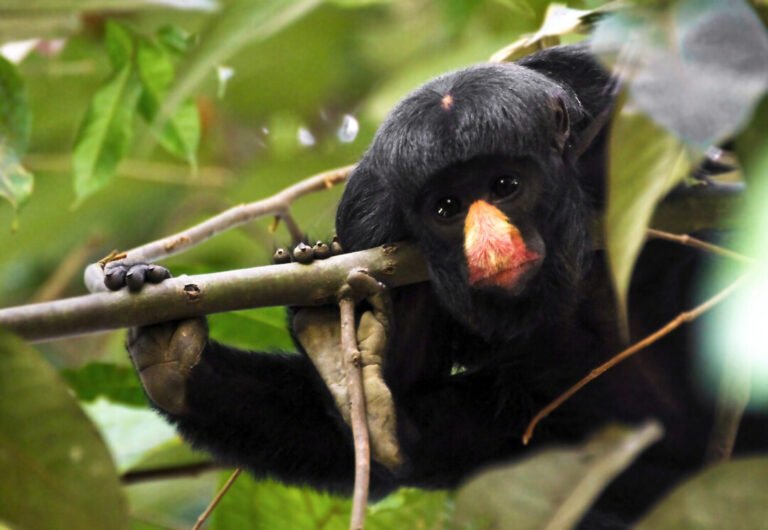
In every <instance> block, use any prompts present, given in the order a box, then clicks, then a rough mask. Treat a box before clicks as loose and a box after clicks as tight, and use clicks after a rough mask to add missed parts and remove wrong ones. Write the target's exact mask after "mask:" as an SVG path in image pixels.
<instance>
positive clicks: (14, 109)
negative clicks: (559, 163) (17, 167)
mask: <svg viewBox="0 0 768 530" xmlns="http://www.w3.org/2000/svg"><path fill="white" fill-rule="evenodd" d="M31 123H32V115H31V113H30V111H29V103H28V102H27V93H26V90H25V88H24V81H23V80H22V79H21V76H20V75H19V72H18V70H16V66H15V65H14V64H13V63H11V62H10V61H8V60H7V59H6V58H5V57H3V56H2V55H0V141H3V142H4V143H5V144H6V145H7V146H8V147H9V148H10V149H12V150H13V151H15V152H16V154H17V155H19V156H21V155H23V154H24V151H26V149H27V142H28V141H29V131H30V126H31Z"/></svg>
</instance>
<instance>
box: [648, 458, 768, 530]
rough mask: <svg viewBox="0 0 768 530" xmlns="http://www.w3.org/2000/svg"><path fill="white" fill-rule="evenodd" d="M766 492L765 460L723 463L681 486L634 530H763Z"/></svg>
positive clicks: (767, 510) (767, 473)
mask: <svg viewBox="0 0 768 530" xmlns="http://www.w3.org/2000/svg"><path fill="white" fill-rule="evenodd" d="M766 491H768V458H765V457H763V458H745V459H742V460H733V461H731V462H724V463H722V464H718V465H716V466H714V467H711V468H709V469H707V470H705V471H703V472H701V473H699V474H698V475H696V476H695V477H693V478H692V479H690V480H687V481H686V482H685V483H683V484H682V485H680V486H679V487H678V488H676V489H675V490H674V491H673V492H672V493H671V494H669V495H668V496H667V497H666V499H664V500H663V501H662V502H661V503H659V504H658V505H657V506H656V508H654V509H653V510H652V511H651V513H650V514H649V515H648V516H647V517H645V518H644V519H643V520H642V521H641V522H640V524H638V525H637V526H636V527H635V528H637V529H638V530H656V529H658V528H690V529H699V530H721V529H723V528H764V527H765V522H766V521H768V503H766V502H765V492H766Z"/></svg>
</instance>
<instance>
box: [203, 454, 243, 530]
mask: <svg viewBox="0 0 768 530" xmlns="http://www.w3.org/2000/svg"><path fill="white" fill-rule="evenodd" d="M241 471H242V470H241V469H240V468H239V467H238V468H237V469H235V472H234V473H232V476H231V477H229V480H227V483H226V484H224V486H222V488H221V489H220V490H219V492H218V493H217V494H216V497H214V498H213V500H212V501H211V504H209V505H208V507H207V508H206V509H205V511H204V512H203V513H201V514H200V517H198V518H197V522H196V523H195V526H193V527H192V530H200V528H202V526H203V523H204V522H205V520H206V519H208V517H209V516H210V515H211V512H213V509H214V508H216V505H217V504H219V501H221V498H222V497H224V494H225V493H227V490H229V488H230V486H232V484H233V483H234V482H235V479H236V478H237V477H238V476H239V475H240V472H241Z"/></svg>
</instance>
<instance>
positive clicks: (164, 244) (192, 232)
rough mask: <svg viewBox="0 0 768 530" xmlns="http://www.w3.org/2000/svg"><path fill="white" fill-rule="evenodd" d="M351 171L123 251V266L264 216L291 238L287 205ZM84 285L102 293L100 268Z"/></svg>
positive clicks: (187, 246) (344, 170)
mask: <svg viewBox="0 0 768 530" xmlns="http://www.w3.org/2000/svg"><path fill="white" fill-rule="evenodd" d="M353 168H354V166H346V167H342V168H338V169H332V170H330V171H326V172H324V173H320V174H317V175H315V176H313V177H310V178H308V179H306V180H302V181H301V182H299V183H297V184H294V185H293V186H289V187H287V188H285V189H284V190H283V191H281V192H279V193H276V194H275V195H273V196H271V197H268V198H266V199H262V200H260V201H256V202H252V203H249V204H241V205H239V206H235V207H233V208H230V209H229V210H226V211H224V212H222V213H220V214H219V215H217V216H215V217H211V218H210V219H208V220H207V221H203V222H202V223H200V224H198V225H195V226H193V227H192V228H189V229H187V230H184V231H183V232H179V233H177V234H174V235H172V236H168V237H166V238H163V239H158V240H157V241H153V242H151V243H147V244H146V245H142V246H140V247H136V248H134V249H131V250H129V251H128V252H126V254H127V255H126V257H125V258H124V259H123V261H124V262H126V263H139V262H144V263H149V262H153V261H159V260H162V259H164V258H168V257H170V256H173V255H175V254H178V253H180V252H183V251H185V250H188V249H190V248H191V247H194V246H195V245H199V244H200V243H202V242H203V241H205V240H207V239H210V238H211V237H213V236H215V235H216V234H219V233H221V232H223V231H225V230H229V229H230V228H234V227H236V226H240V225H242V224H245V223H247V222H249V221H253V220H254V219H257V218H259V217H264V216H267V215H275V216H278V217H282V218H285V220H286V221H288V222H289V228H292V230H291V232H292V234H293V236H294V237H296V235H297V233H298V228H296V227H295V223H293V222H292V221H293V220H292V219H291V218H290V206H291V204H292V203H293V201H295V200H296V199H298V198H299V197H301V196H303V195H306V194H308V193H312V192H313V191H318V190H321V189H325V188H330V187H332V186H334V185H335V184H338V183H340V182H343V181H344V180H346V178H347V177H348V176H349V174H350V173H351V172H352V169H353ZM85 286H86V287H87V288H88V290H89V291H90V292H92V293H96V292H99V291H104V290H105V287H104V271H103V269H102V267H101V265H99V264H96V263H94V264H92V265H90V266H88V268H87V269H86V270H85Z"/></svg>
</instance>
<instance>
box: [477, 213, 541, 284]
mask: <svg viewBox="0 0 768 530" xmlns="http://www.w3.org/2000/svg"><path fill="white" fill-rule="evenodd" d="M464 254H465V255H466V257H467V265H468V267H469V283H470V285H477V286H490V285H493V286H497V287H503V288H506V289H511V288H513V287H515V285H516V284H517V283H518V281H519V280H520V277H521V276H522V274H523V273H525V272H526V271H527V270H528V269H529V268H530V267H531V266H533V265H534V264H536V263H537V262H538V261H540V260H541V257H540V256H539V255H538V254H537V253H536V252H534V251H532V250H530V249H529V248H528V247H527V246H526V244H525V241H524V240H523V237H522V236H521V235H520V231H519V230H518V229H517V227H516V226H515V225H513V224H512V223H510V222H509V218H507V216H506V215H504V213H503V212H502V211H501V210H499V209H498V208H496V207H495V206H493V205H491V204H488V203H487V202H485V201H476V202H475V203H473V204H472V206H470V207H469V212H467V219H466V221H465V222H464Z"/></svg>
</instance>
